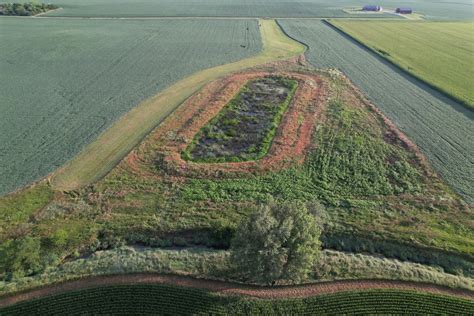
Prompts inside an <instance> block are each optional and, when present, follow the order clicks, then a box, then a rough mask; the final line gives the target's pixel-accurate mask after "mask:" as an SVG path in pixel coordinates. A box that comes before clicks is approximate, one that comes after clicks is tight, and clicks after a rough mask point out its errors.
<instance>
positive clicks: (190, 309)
mask: <svg viewBox="0 0 474 316" xmlns="http://www.w3.org/2000/svg"><path fill="white" fill-rule="evenodd" d="M473 311H474V303H473V302H472V301H469V300H467V299H461V298H456V297H451V296H443V295H436V294H426V293H419V292H415V291H404V290H365V291H354V292H341V293H336V294H324V295H320V296H315V297H308V298H298V299H281V300H263V299H253V298H244V297H237V296H235V297H233V296H222V295H218V294H214V293H210V292H207V291H204V290H198V289H192V288H183V287H175V286H167V285H148V284H139V285H114V286H104V287H98V288H92V289H85V290H77V291H71V292H66V293H62V294H58V295H53V296H48V297H45V298H40V299H34V300H31V301H26V302H22V303H17V304H15V305H12V306H9V307H6V308H1V309H0V313H1V314H2V315H5V316H7V315H20V314H21V315H27V314H30V315H31V314H38V313H39V314H42V315H52V314H68V315H84V314H104V313H105V314H113V315H131V314H133V315H150V314H157V313H158V314H167V315H189V314H193V315H194V314H212V315H229V314H231V315H270V314H271V315H288V314H299V315H302V314H305V315H306V314H308V315H309V314H311V315H315V314H318V315H321V314H324V315H326V314H329V315H331V314H332V315H334V314H344V315H360V314H457V315H461V314H462V315H467V314H472V312H473Z"/></svg>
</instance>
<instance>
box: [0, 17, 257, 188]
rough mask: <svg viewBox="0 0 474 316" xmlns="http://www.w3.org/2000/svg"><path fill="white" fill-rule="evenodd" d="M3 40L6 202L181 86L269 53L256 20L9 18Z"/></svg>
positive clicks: (1, 125) (1, 144) (0, 148)
mask: <svg viewBox="0 0 474 316" xmlns="http://www.w3.org/2000/svg"><path fill="white" fill-rule="evenodd" d="M20 34H21V36H22V40H21V41H18V36H19V35H20ZM0 37H1V41H0V51H1V52H2V53H1V56H0V69H1V72H0V85H1V86H2V89H1V90H0V99H1V100H2V102H1V105H0V109H1V113H2V115H0V131H1V133H0V194H5V193H7V192H10V191H12V190H15V189H16V188H18V187H21V186H23V185H26V184H28V183H30V182H32V181H34V180H37V179H38V178H41V177H44V176H45V175H47V174H48V173H50V172H52V171H53V170H55V169H57V168H58V167H60V166H61V165H63V164H64V163H65V162H67V161H68V160H69V159H71V158H73V157H74V156H76V155H77V154H78V153H79V151H80V150H81V149H82V148H83V147H85V146H86V145H88V144H89V143H90V142H91V141H92V140H94V139H96V138H97V136H98V135H99V134H100V133H101V132H103V131H104V130H105V129H107V128H108V127H109V126H110V125H111V124H112V123H114V122H115V121H116V120H117V119H118V118H120V117H121V116H122V115H124V114H125V113H128V112H129V111H130V109H132V108H133V107H134V106H135V105H137V104H139V103H140V102H141V101H143V100H144V99H147V98H149V97H151V96H152V95H155V94H156V93H157V92H159V91H161V90H163V89H165V88H167V87H169V86H171V85H172V84H173V83H174V82H176V81H178V80H179V79H182V78H184V77H186V76H189V75H190V74H192V73H195V72H196V71H199V70H202V69H205V68H209V67H213V66H217V65H221V64H227V63H231V62H235V61H237V60H240V59H243V58H246V57H250V56H253V55H256V54H258V53H259V52H260V51H261V49H262V42H261V38H260V32H259V27H258V22H257V20H231V21H221V20H201V19H200V20H180V21H157V20H153V21H93V20H52V19H16V18H11V19H10V18H2V19H0ZM171 109H172V108H171ZM171 109H169V108H164V109H163V111H162V113H161V114H160V115H161V117H164V116H165V115H166V114H168V113H169V112H170V111H171Z"/></svg>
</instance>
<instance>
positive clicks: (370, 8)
mask: <svg viewBox="0 0 474 316" xmlns="http://www.w3.org/2000/svg"><path fill="white" fill-rule="evenodd" d="M382 9H383V8H382V7H381V6H379V5H371V4H370V5H365V6H364V7H363V8H362V11H375V12H378V11H382Z"/></svg>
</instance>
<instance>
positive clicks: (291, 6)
mask: <svg viewBox="0 0 474 316" xmlns="http://www.w3.org/2000/svg"><path fill="white" fill-rule="evenodd" d="M50 2H52V3H54V4H57V5H58V6H60V7H62V8H64V9H63V10H60V11H56V12H53V13H51V14H49V15H54V16H246V17H248V16H251V17H352V18H360V17H365V18H367V17H369V18H370V17H391V18H396V17H397V16H394V15H391V14H368V15H363V14H352V15H350V14H347V13H345V12H344V11H343V9H345V8H353V7H362V6H363V5H365V4H367V1H364V0H336V1H327V0H297V1H288V0H205V1H202V0H161V1H153V0H139V1H130V0H128V1H120V2H119V3H117V2H116V1H113V0H83V1H80V2H77V1H75V0H52V1H50ZM377 3H378V4H381V5H382V6H383V7H387V8H392V9H393V8H396V7H399V6H405V7H412V8H413V9H414V10H415V11H417V12H421V13H424V14H426V17H427V18H430V19H472V6H473V5H472V2H471V1H469V0H458V1H456V2H454V1H442V2H431V1H424V0H402V1H397V0H382V1H379V2H377ZM469 10H471V11H469Z"/></svg>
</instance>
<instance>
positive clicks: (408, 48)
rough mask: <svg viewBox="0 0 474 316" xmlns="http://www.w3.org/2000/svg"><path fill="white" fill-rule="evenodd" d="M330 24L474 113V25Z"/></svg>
mask: <svg viewBox="0 0 474 316" xmlns="http://www.w3.org/2000/svg"><path fill="white" fill-rule="evenodd" d="M400 22H401V21H400ZM331 24H333V25H335V26H337V27H339V28H341V29H342V30H343V31H344V32H346V33H348V34H349V35H351V36H353V37H355V38H356V39H357V40H359V41H361V42H362V43H363V44H365V45H367V46H368V47H370V48H372V49H373V50H374V51H376V52H377V53H379V54H380V55H382V56H383V57H385V58H387V59H388V60H390V61H392V62H394V63H395V64H397V65H399V66H400V67H401V68H403V69H404V70H407V71H408V72H410V73H412V74H413V75H415V76H417V77H418V78H420V79H421V80H424V81H425V82H427V83H429V84H431V85H433V86H435V87H436V88H438V89H440V90H441V91H443V92H445V93H447V94H449V95H450V96H452V97H453V98H455V99H457V100H459V102H461V103H464V104H465V105H466V106H468V107H470V108H471V109H473V110H474V89H473V87H474V23H471V22H443V23H440V22H406V21H403V22H401V23H399V22H398V21H342V20H333V21H331Z"/></svg>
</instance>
